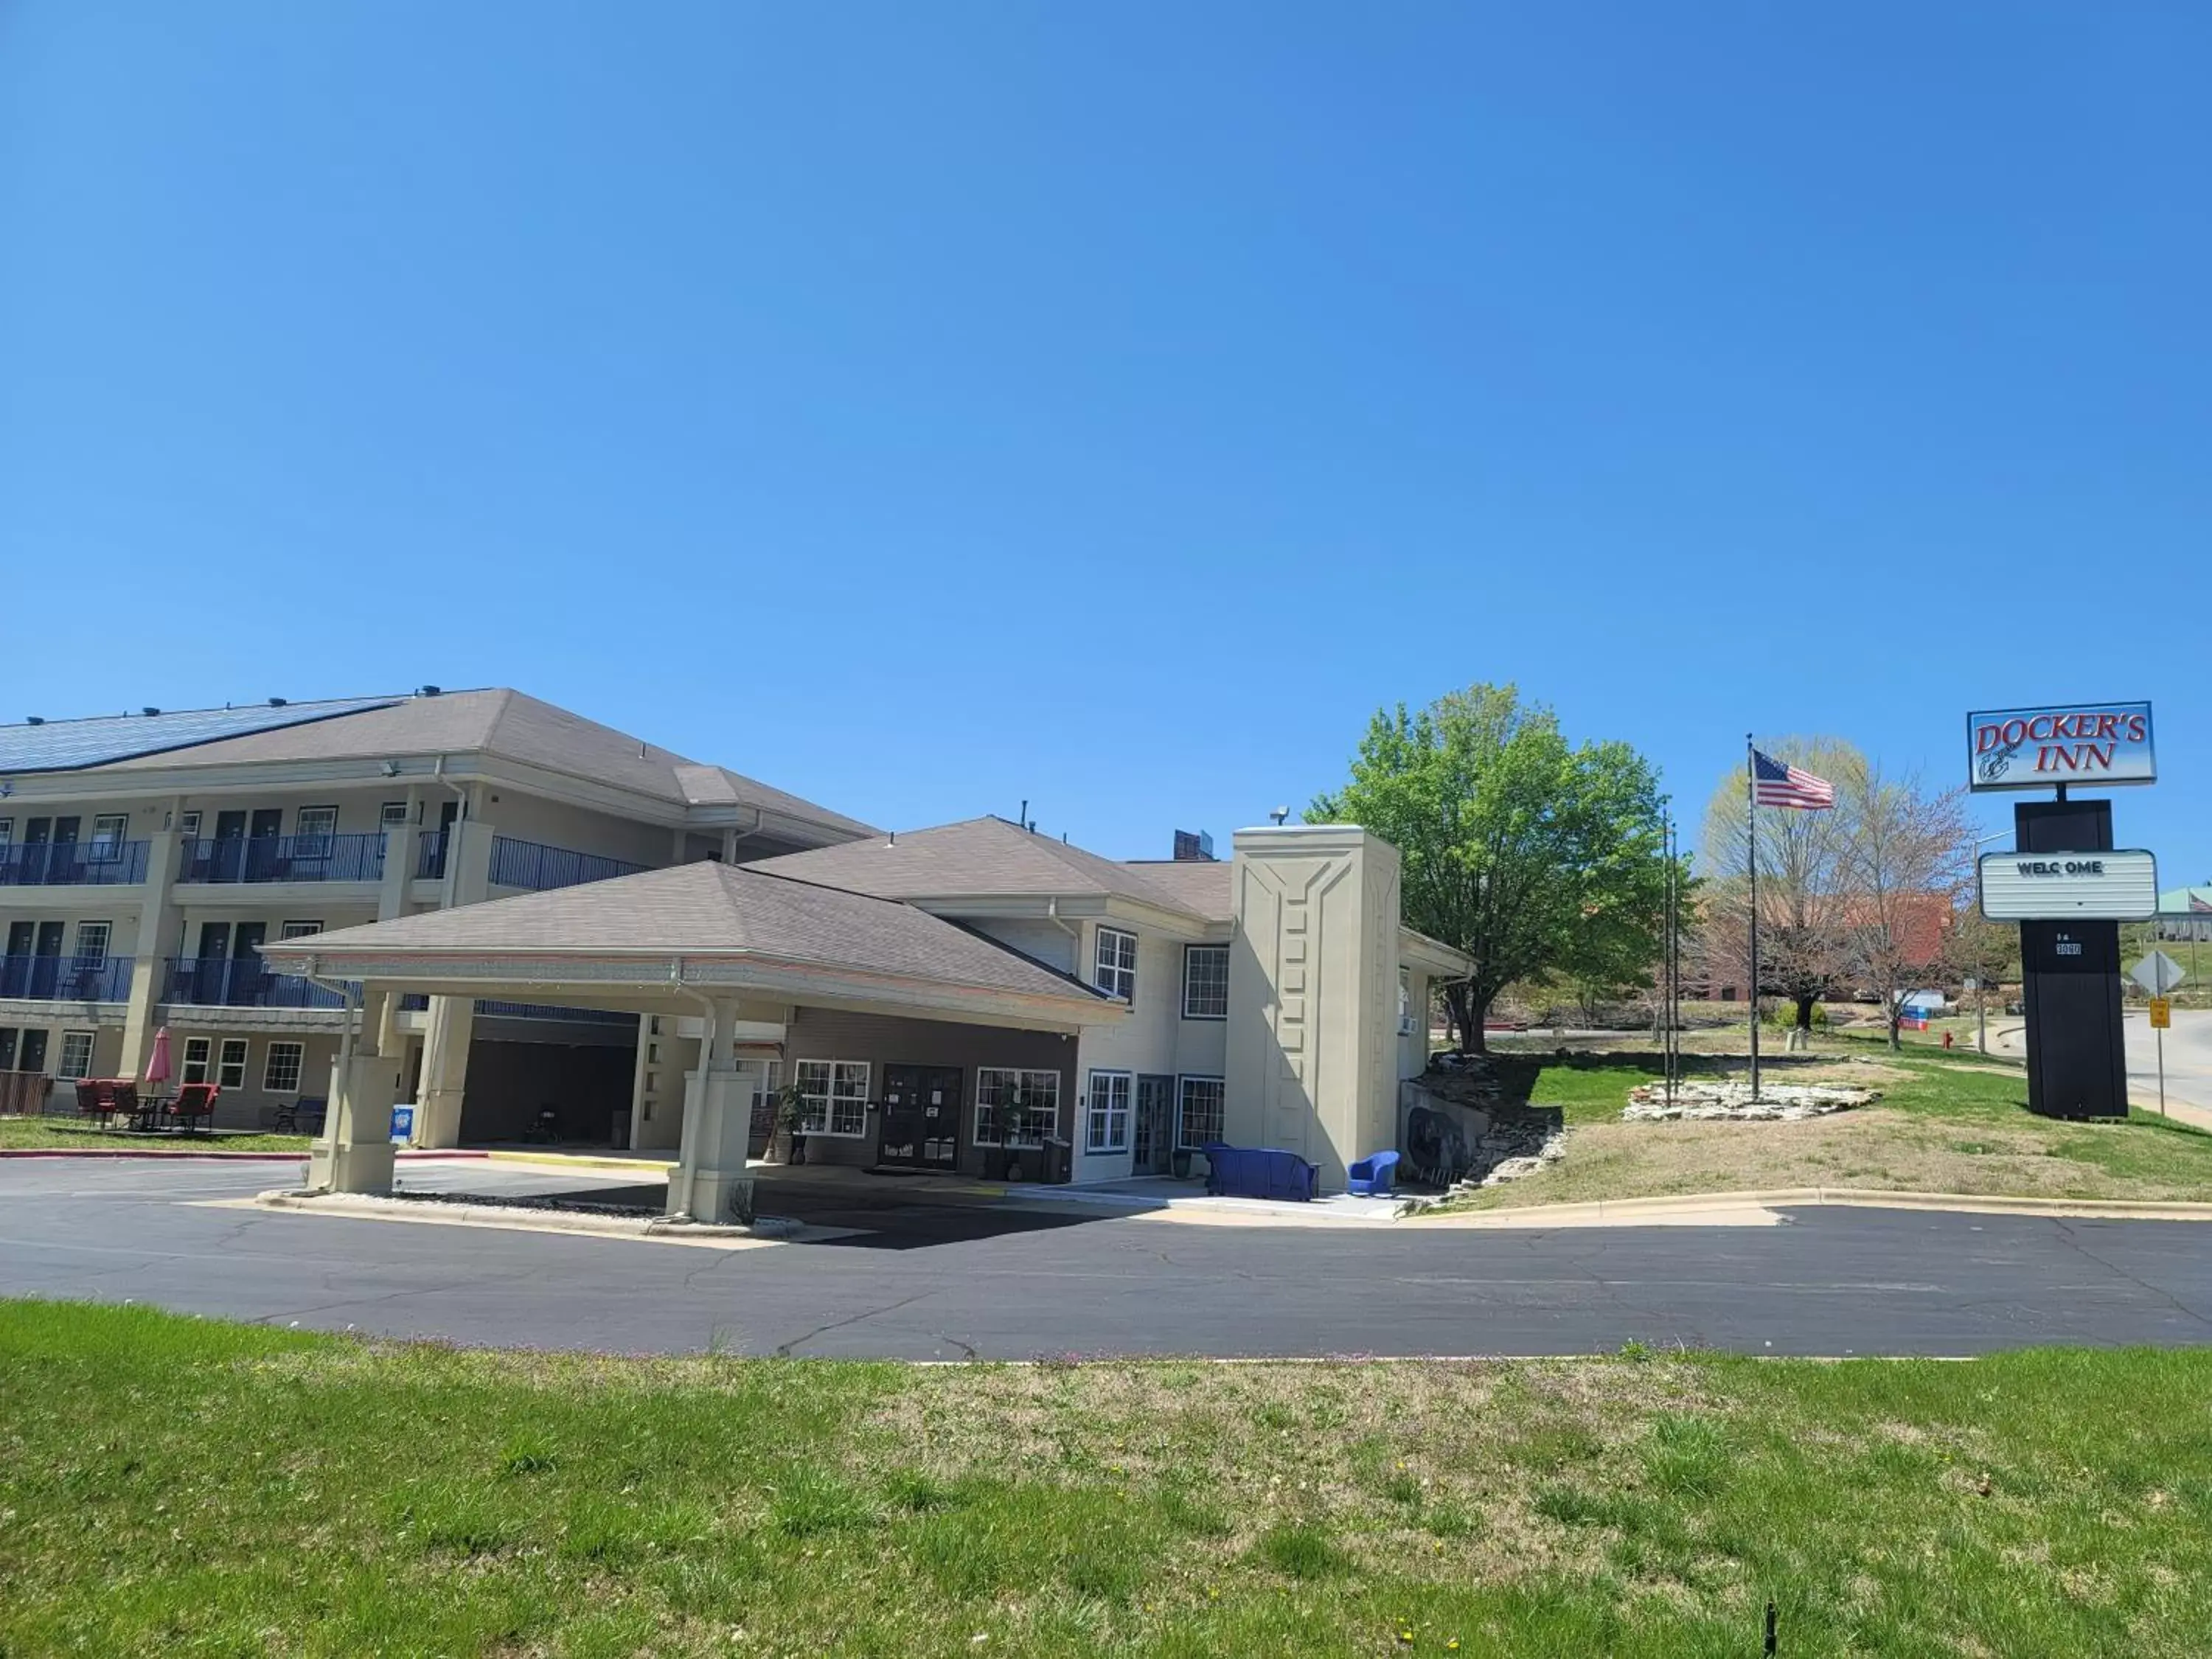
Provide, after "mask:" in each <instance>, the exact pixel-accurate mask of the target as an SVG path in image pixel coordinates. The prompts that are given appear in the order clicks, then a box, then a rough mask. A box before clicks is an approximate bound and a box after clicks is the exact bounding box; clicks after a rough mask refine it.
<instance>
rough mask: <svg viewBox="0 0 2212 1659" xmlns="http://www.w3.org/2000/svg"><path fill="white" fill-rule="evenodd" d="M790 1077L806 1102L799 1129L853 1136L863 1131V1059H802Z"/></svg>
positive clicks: (865, 1097)
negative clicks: (804, 1113)
mask: <svg viewBox="0 0 2212 1659" xmlns="http://www.w3.org/2000/svg"><path fill="white" fill-rule="evenodd" d="M792 1081H793V1082H794V1083H796V1084H798V1085H799V1094H800V1096H801V1097H803V1098H804V1099H805V1103H806V1115H805V1116H804V1117H803V1118H801V1119H800V1120H799V1131H800V1133H804V1134H810V1135H844V1136H849V1137H854V1138H857V1137H859V1136H860V1135H862V1134H865V1133H866V1132H867V1127H868V1062H867V1061H866V1060H800V1061H799V1066H798V1069H797V1070H796V1071H795V1072H794V1073H793V1076H792Z"/></svg>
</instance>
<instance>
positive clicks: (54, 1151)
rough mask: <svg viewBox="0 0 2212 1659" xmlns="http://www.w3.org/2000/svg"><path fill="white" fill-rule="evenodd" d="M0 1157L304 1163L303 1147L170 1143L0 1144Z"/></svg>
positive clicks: (222, 1162) (99, 1160)
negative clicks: (240, 1148) (202, 1147)
mask: <svg viewBox="0 0 2212 1659" xmlns="http://www.w3.org/2000/svg"><path fill="white" fill-rule="evenodd" d="M0 1158H89V1159H91V1160H92V1161H93V1162H94V1163H95V1164H97V1163H100V1162H103V1161H106V1162H111V1163H112V1162H113V1161H115V1160H117V1159H118V1158H152V1159H155V1160H160V1159H163V1158H167V1159H170V1160H172V1161H176V1160H183V1159H193V1160H213V1161H214V1162H216V1163H219V1164H304V1163H306V1162H307V1149H306V1148H305V1147H302V1148H301V1149H300V1150H299V1151H298V1152H222V1151H220V1150H218V1149H217V1148H215V1147H212V1146H210V1148H208V1150H207V1151H205V1152H198V1151H189V1152H188V1151H185V1150H182V1149H180V1148H177V1147H172V1146H0Z"/></svg>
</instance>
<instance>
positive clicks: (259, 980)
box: [161, 957, 346, 1008]
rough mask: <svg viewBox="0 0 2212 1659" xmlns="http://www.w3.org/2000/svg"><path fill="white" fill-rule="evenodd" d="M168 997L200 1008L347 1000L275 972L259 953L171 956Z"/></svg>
mask: <svg viewBox="0 0 2212 1659" xmlns="http://www.w3.org/2000/svg"><path fill="white" fill-rule="evenodd" d="M161 1000H162V1001H164V1002H184V1003H190V1004H191V1005H192V1006H194V1007H198V1008H343V1007H344V1006H346V1004H345V999H344V998H343V997H342V996H340V995H339V994H337V992H336V991H331V990H326V989H325V987H322V986H319V985H317V984H314V983H313V981H308V980H304V979H301V978H298V977H297V976H295V975H290V974H272V973H270V971H269V969H267V968H266V967H265V966H264V965H263V963H262V962H261V959H260V958H259V957H170V958H169V962H168V974H167V978H166V980H165V981H164V982H163V985H162V990H161Z"/></svg>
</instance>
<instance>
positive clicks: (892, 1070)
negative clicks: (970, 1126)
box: [876, 1066, 960, 1170]
mask: <svg viewBox="0 0 2212 1659" xmlns="http://www.w3.org/2000/svg"><path fill="white" fill-rule="evenodd" d="M883 1121H884V1139H883V1146H882V1148H881V1149H880V1150H879V1151H878V1153H877V1154H876V1156H877V1158H878V1160H879V1161H881V1162H883V1163H885V1164H898V1165H900V1166H901V1167H902V1168H906V1169H915V1170H950V1169H951V1168H952V1167H953V1164H954V1163H955V1161H956V1160H957V1158H958V1155H959V1151H960V1068H959V1067H958V1066H884V1110H883Z"/></svg>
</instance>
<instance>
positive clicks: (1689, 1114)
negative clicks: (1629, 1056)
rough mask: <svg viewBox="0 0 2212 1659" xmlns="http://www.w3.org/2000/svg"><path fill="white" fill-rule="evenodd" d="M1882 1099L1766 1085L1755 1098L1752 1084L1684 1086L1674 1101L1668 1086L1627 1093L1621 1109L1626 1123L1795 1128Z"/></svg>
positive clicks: (1838, 1089)
mask: <svg viewBox="0 0 2212 1659" xmlns="http://www.w3.org/2000/svg"><path fill="white" fill-rule="evenodd" d="M1880 1099H1881V1091H1880V1090H1878V1089H1855V1088H1850V1087H1848V1086H1845V1085H1840V1084H1829V1083H1768V1084H1764V1085H1761V1087H1760V1089H1759V1097H1758V1098H1757V1099H1756V1100H1754V1099H1753V1098H1752V1094H1751V1085H1749V1084H1748V1083H1708V1082H1695V1083H1691V1082H1685V1083H1678V1084H1676V1085H1674V1100H1673V1102H1672V1103H1669V1102H1668V1099H1667V1090H1666V1087H1665V1085H1662V1084H1656V1083H1646V1084H1643V1085H1639V1086H1638V1087H1636V1088H1633V1089H1631V1090H1630V1091H1628V1104H1627V1105H1626V1107H1624V1108H1623V1109H1622V1110H1621V1114H1620V1116H1621V1121H1623V1122H1626V1123H1674V1122H1686V1123H1795V1122H1797V1121H1800V1120H1802V1119H1804V1118H1808V1117H1824V1116H1826V1115H1827V1114H1829V1113H1830V1112H1847V1111H1849V1110H1850V1109H1851V1108H1852V1107H1854V1106H1871V1105H1872V1104H1874V1103H1875V1101H1877V1100H1880Z"/></svg>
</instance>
